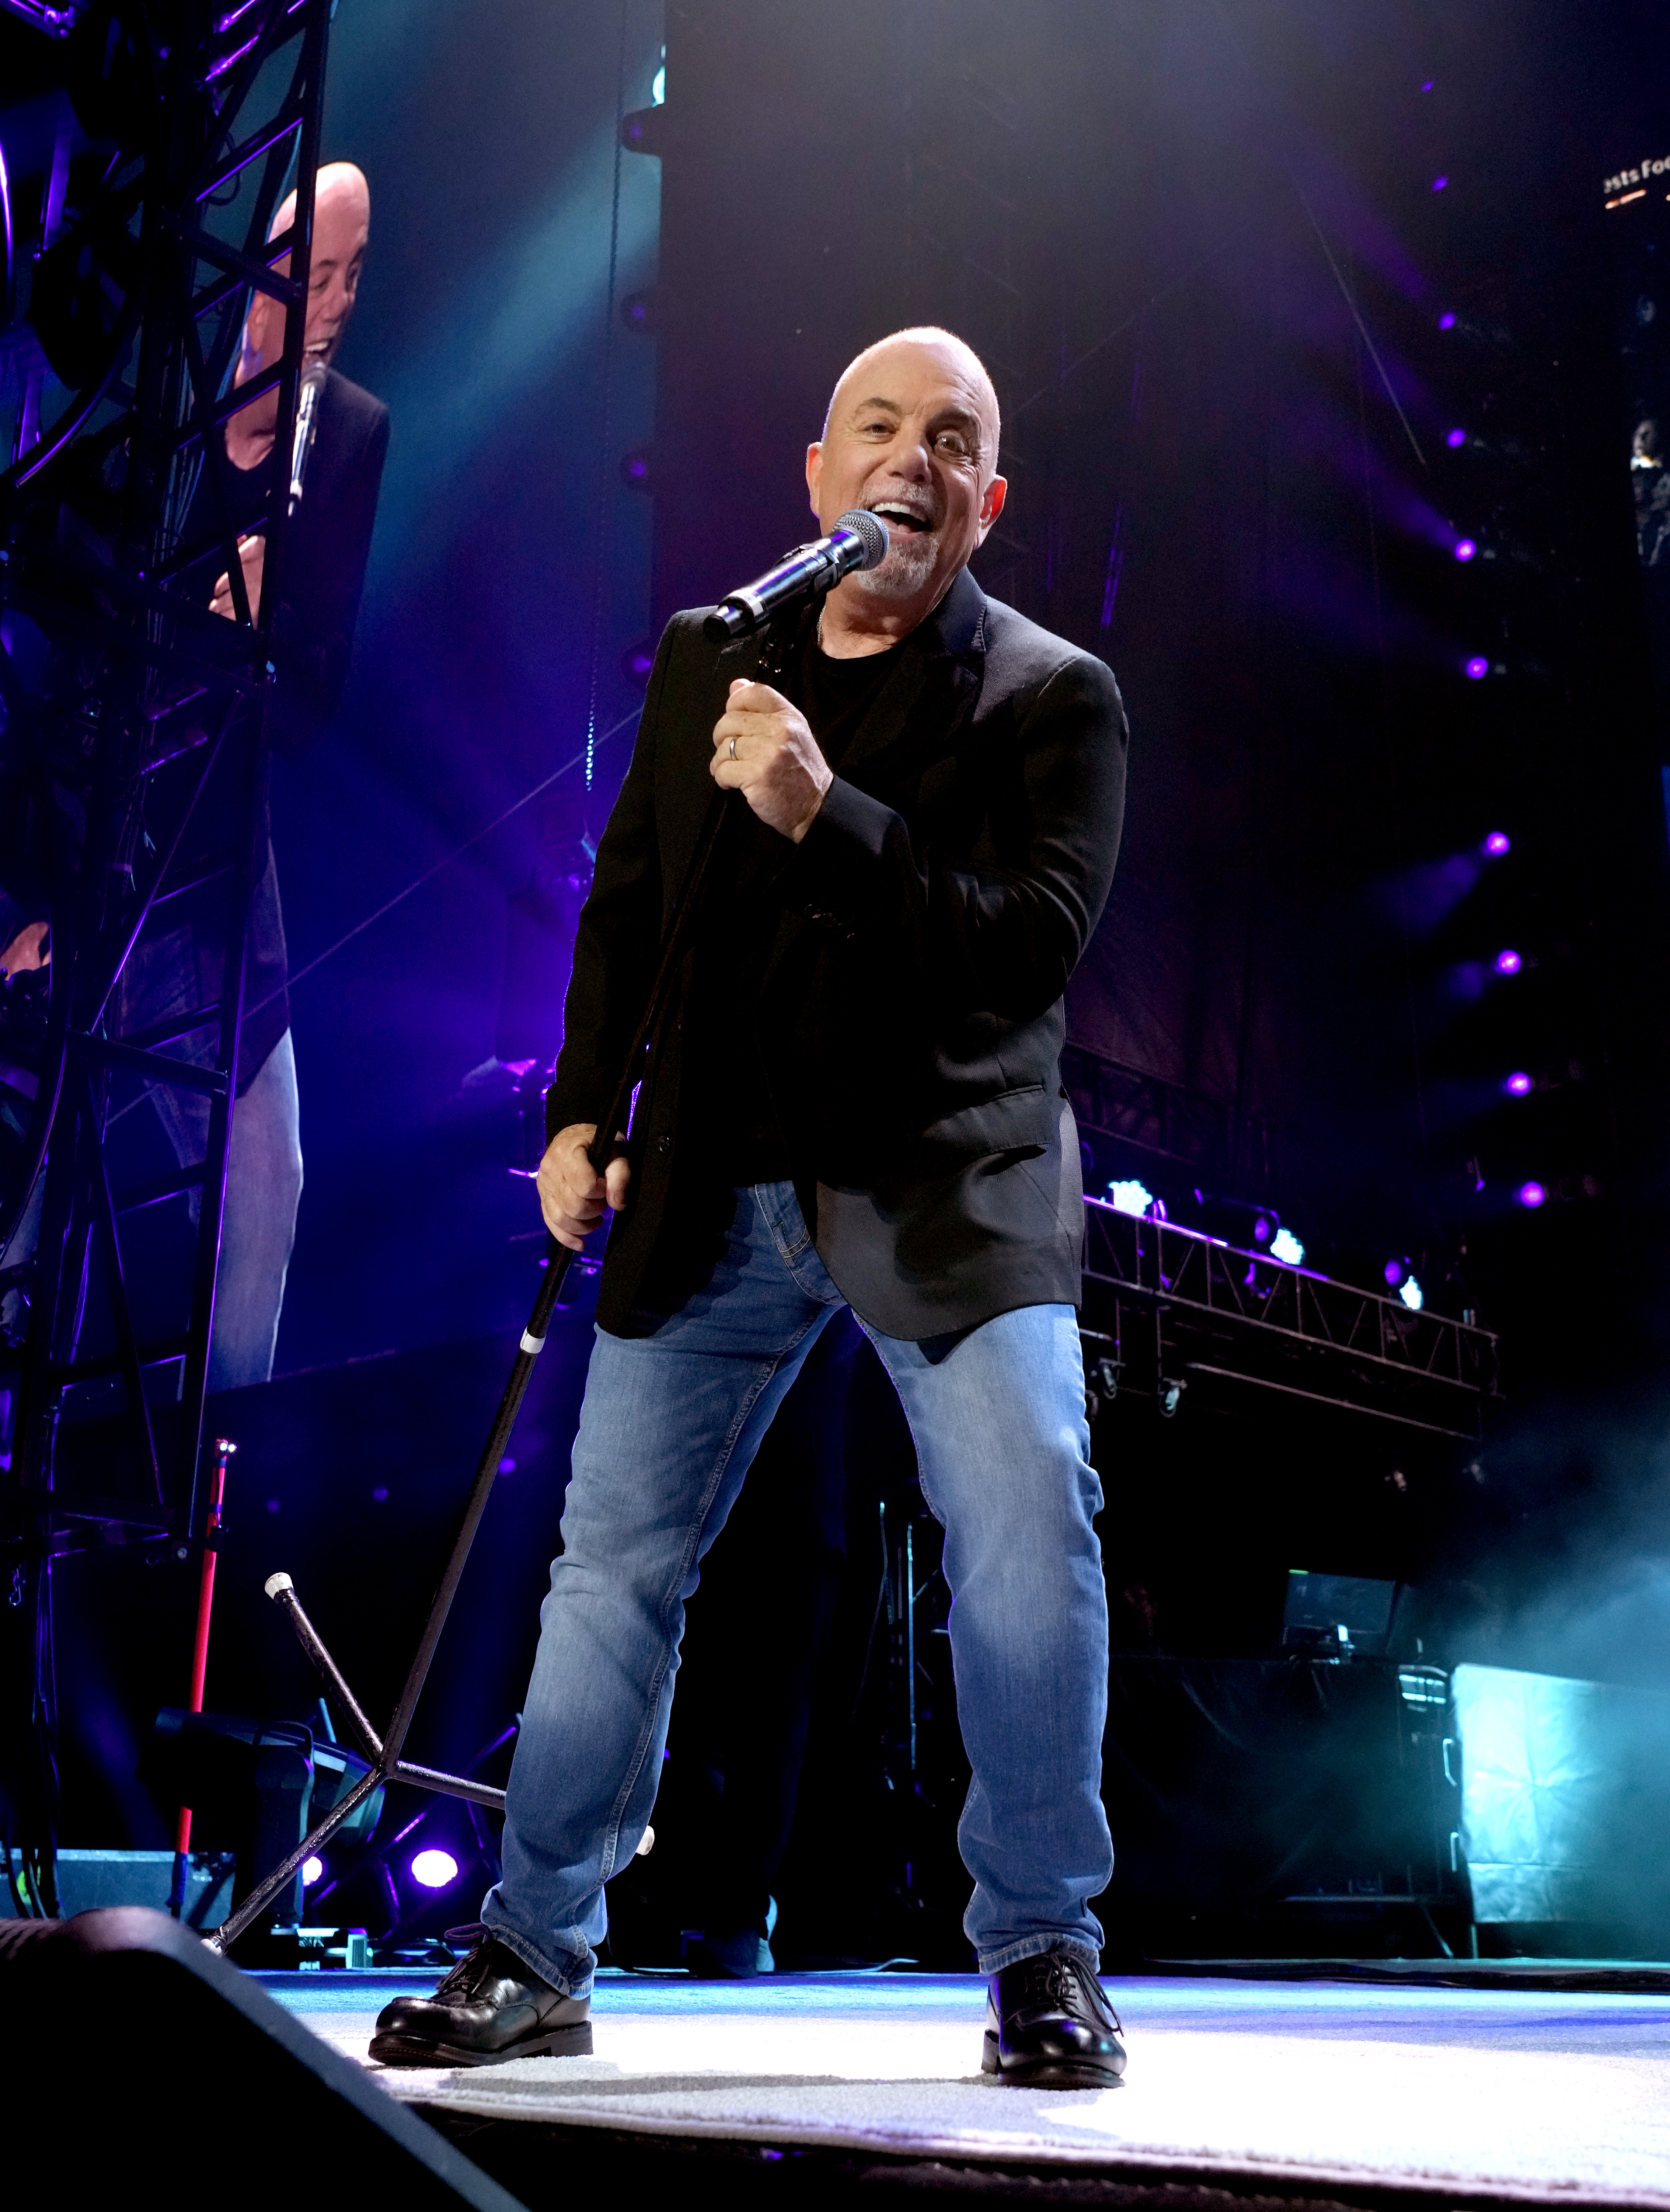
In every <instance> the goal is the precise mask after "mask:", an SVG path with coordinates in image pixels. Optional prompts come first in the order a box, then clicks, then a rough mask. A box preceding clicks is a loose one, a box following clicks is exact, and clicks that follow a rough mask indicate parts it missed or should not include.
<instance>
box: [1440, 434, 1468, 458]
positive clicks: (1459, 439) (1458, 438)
mask: <svg viewBox="0 0 1670 2212" xmlns="http://www.w3.org/2000/svg"><path fill="white" fill-rule="evenodd" d="M1444 443H1445V445H1447V446H1448V447H1449V449H1450V451H1451V452H1452V453H1454V450H1455V448H1456V447H1458V446H1465V445H1466V444H1467V432H1466V431H1465V430H1452V431H1450V432H1449V433H1448V435H1447V436H1446V438H1445V440H1444Z"/></svg>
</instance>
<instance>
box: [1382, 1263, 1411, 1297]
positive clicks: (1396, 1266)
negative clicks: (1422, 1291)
mask: <svg viewBox="0 0 1670 2212" xmlns="http://www.w3.org/2000/svg"><path fill="white" fill-rule="evenodd" d="M1381 1273H1382V1274H1383V1275H1384V1276H1385V1278H1386V1284H1387V1288H1388V1290H1396V1288H1397V1286H1398V1285H1399V1284H1400V1282H1402V1280H1403V1279H1404V1278H1405V1276H1406V1275H1407V1273H1409V1262H1408V1261H1407V1260H1388V1261H1387V1262H1386V1265H1385V1266H1384V1267H1382V1270H1381Z"/></svg>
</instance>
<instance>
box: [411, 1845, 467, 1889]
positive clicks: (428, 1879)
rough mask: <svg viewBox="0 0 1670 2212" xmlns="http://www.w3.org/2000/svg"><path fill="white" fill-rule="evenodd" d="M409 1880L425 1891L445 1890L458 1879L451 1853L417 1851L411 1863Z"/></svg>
mask: <svg viewBox="0 0 1670 2212" xmlns="http://www.w3.org/2000/svg"><path fill="white" fill-rule="evenodd" d="M411 1878H412V1880H413V1881H415V1882H417V1883H419V1884H421V1885H422V1887H423V1888H425V1889H445V1888H446V1885H447V1883H448V1882H449V1881H457V1880H458V1861H457V1860H456V1859H455V1858H454V1857H452V1853H451V1851H440V1850H427V1851H419V1853H418V1854H417V1856H416V1858H415V1859H414V1860H413V1861H412V1863H411Z"/></svg>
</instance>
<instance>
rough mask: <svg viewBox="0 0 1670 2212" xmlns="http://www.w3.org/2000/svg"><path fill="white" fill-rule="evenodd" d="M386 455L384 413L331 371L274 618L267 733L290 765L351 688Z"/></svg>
mask: <svg viewBox="0 0 1670 2212" xmlns="http://www.w3.org/2000/svg"><path fill="white" fill-rule="evenodd" d="M387 453H388V410H387V408H386V407H385V406H384V404H383V403H382V401H381V400H380V399H374V398H373V397H372V395H371V394H370V392H363V391H361V388H360V386H358V385H357V384H350V383H349V380H348V379H347V378H346V377H345V376H338V375H337V372H336V370H335V369H334V368H327V369H326V371H325V387H324V389H323V391H322V392H320V393H319V422H318V423H317V425H316V427H315V428H314V432H313V450H312V452H311V453H309V454H308V456H307V477H306V478H305V480H304V485H303V490H302V495H301V504H300V506H299V507H297V508H296V511H295V517H294V518H293V520H292V522H291V526H290V538H289V545H288V556H289V557H288V561H287V562H286V563H285V569H284V575H283V578H282V587H283V597H282V599H280V601H279V605H278V611H277V613H276V616H275V617H273V643H274V647H275V652H274V655H273V658H274V661H275V664H276V668H277V671H278V674H277V680H276V683H275V684H274V686H273V701H272V714H271V719H270V725H269V734H270V738H271V741H272V745H273V749H274V750H275V751H276V752H281V753H284V754H286V755H288V757H290V758H292V759H294V758H295V757H297V756H299V755H300V754H302V753H305V752H307V751H308V750H311V749H312V747H313V744H316V743H317V741H318V739H319V734H320V732H322V731H323V730H324V728H325V725H326V723H327V722H329V721H330V720H331V716H332V715H333V714H335V713H336V711H337V706H338V704H339V703H340V702H341V699H342V693H343V685H344V684H346V682H347V681H348V667H349V660H350V659H351V658H352V655H353V650H354V627H355V623H357V621H358V620H359V614H360V594H361V592H362V591H363V589H364V587H365V571H366V562H367V559H368V557H369V556H370V552H371V532H372V526H373V523H374V522H375V521H376V519H377V494H378V491H379V489H380V487H381V484H382V481H383V462H384V459H385V458H386V454H387Z"/></svg>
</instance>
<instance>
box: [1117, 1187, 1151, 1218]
mask: <svg viewBox="0 0 1670 2212" xmlns="http://www.w3.org/2000/svg"><path fill="white" fill-rule="evenodd" d="M1108 1200H1109V1201H1110V1202H1111V1204H1112V1206H1113V1207H1114V1212H1116V1213H1133V1214H1135V1215H1136V1216H1137V1217H1138V1218H1139V1219H1140V1218H1141V1217H1142V1216H1143V1215H1144V1214H1145V1213H1146V1212H1147V1211H1148V1209H1149V1207H1150V1206H1152V1204H1153V1203H1154V1194H1153V1192H1152V1191H1151V1190H1150V1189H1148V1188H1146V1186H1145V1184H1142V1183H1139V1182H1137V1181H1136V1180H1135V1179H1134V1178H1133V1179H1132V1180H1131V1181H1129V1182H1110V1183H1109V1184H1108Z"/></svg>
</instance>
